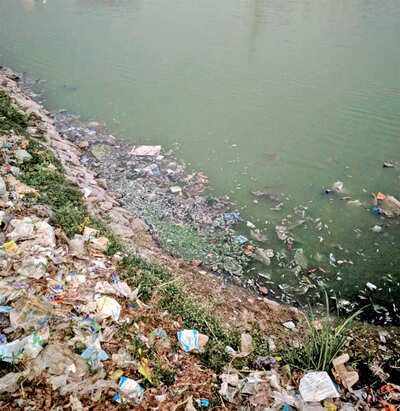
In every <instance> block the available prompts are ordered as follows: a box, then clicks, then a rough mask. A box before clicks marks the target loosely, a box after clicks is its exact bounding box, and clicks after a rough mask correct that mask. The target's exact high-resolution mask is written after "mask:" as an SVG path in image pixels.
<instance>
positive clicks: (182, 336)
mask: <svg viewBox="0 0 400 411" xmlns="http://www.w3.org/2000/svg"><path fill="white" fill-rule="evenodd" d="M178 341H179V346H180V347H181V348H182V349H183V350H184V351H186V352H189V351H200V352H201V351H203V350H204V345H206V344H207V342H208V336H207V335H204V334H200V333H199V332H198V331H197V330H183V331H179V332H178Z"/></svg>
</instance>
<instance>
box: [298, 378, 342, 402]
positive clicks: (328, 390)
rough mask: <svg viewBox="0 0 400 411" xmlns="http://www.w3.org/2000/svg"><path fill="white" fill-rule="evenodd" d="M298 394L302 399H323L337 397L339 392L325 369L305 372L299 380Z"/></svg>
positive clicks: (309, 400)
mask: <svg viewBox="0 0 400 411" xmlns="http://www.w3.org/2000/svg"><path fill="white" fill-rule="evenodd" d="M299 391H300V394H301V396H302V398H303V400H304V401H306V402H314V401H323V400H325V399H326V398H337V397H339V393H338V392H337V391H336V388H335V386H334V385H333V382H332V380H331V378H330V377H329V375H328V373H327V372H325V371H313V372H309V373H307V374H306V375H305V376H304V377H303V378H302V379H301V380H300V387H299Z"/></svg>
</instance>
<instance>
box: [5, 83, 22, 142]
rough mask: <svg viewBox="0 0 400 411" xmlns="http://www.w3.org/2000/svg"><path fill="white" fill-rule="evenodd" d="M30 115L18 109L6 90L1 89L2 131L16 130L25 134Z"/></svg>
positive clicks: (17, 132)
mask: <svg viewBox="0 0 400 411" xmlns="http://www.w3.org/2000/svg"><path fill="white" fill-rule="evenodd" d="M27 127H28V117H27V116H26V115H25V114H23V113H22V112H21V111H19V110H18V109H17V107H16V106H15V105H14V104H13V102H12V100H11V98H10V97H9V96H8V95H7V94H6V92H5V91H3V90H0V132H1V133H8V132H10V131H11V130H14V132H15V133H16V134H25V132H26V128H27Z"/></svg>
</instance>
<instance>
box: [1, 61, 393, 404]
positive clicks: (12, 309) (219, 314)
mask: <svg viewBox="0 0 400 411" xmlns="http://www.w3.org/2000/svg"><path fill="white" fill-rule="evenodd" d="M17 81H18V75H16V74H15V73H13V72H12V71H11V70H9V69H5V68H3V69H0V136H1V139H2V141H1V144H2V149H1V164H0V167H1V181H0V183H4V187H3V185H2V187H3V188H2V192H1V193H0V194H1V196H2V202H3V203H2V204H3V205H2V211H1V222H2V225H1V227H2V232H1V236H2V237H1V240H2V241H1V242H2V250H3V251H2V254H1V264H2V277H1V278H0V289H1V290H2V291H1V293H0V295H1V296H2V304H4V305H3V306H2V307H3V308H4V307H5V308H4V310H3V311H2V312H1V313H0V314H1V329H0V335H1V338H2V342H1V343H0V354H1V355H2V361H1V365H2V368H1V374H0V390H1V393H0V405H1V406H2V407H3V409H56V407H62V408H63V409H64V408H66V409H74V410H82V409H89V408H90V409H99V410H100V409H104V408H105V407H106V408H107V409H131V408H135V409H144V410H145V409H146V410H148V409H152V408H155V407H159V408H158V409H165V410H167V409H168V410H178V409H181V410H193V409H206V408H208V409H221V410H222V409H243V410H245V409H260V410H261V409H276V410H281V409H285V410H290V409H304V410H306V409H310V408H307V407H310V406H311V405H310V404H309V403H307V401H305V394H304V393H302V384H301V381H302V380H303V379H304V377H305V372H306V371H325V372H328V373H329V378H330V379H331V380H332V381H335V383H336V386H334V390H335V391H336V392H337V393H338V397H337V398H335V395H333V394H334V392H332V391H331V392H330V394H328V396H327V397H323V395H322V397H321V399H318V398H316V399H315V401H314V402H313V404H312V406H314V407H317V408H315V409H321V410H323V409H330V410H336V409H338V410H341V409H342V410H358V409H360V410H361V409H363V410H364V409H373V408H374V407H375V408H377V409H382V408H383V409H388V410H391V409H395V408H390V407H395V406H397V404H398V403H399V400H400V397H399V391H398V387H397V388H396V386H395V385H393V384H399V383H400V373H399V371H398V370H399V367H400V341H399V330H398V328H395V327H386V328H384V327H378V326H373V325H370V324H364V323H361V322H357V318H356V317H357V315H358V314H359V313H358V312H356V313H354V315H353V316H350V317H348V318H347V319H341V318H337V317H332V316H331V314H330V312H329V311H330V310H329V303H328V298H327V303H326V310H327V311H326V312H322V313H312V312H310V313H303V312H301V311H299V310H298V309H296V308H294V307H290V306H284V305H280V304H278V303H276V302H274V301H272V300H269V299H267V298H265V297H261V296H260V295H259V294H256V293H254V292H253V291H252V290H249V289H244V288H242V287H239V286H237V285H235V284H225V283H224V281H223V278H220V277H218V276H216V275H215V274H213V273H212V272H209V271H207V270H204V269H203V267H202V266H201V264H199V263H198V262H197V261H193V260H189V261H188V260H185V259H182V258H177V257H173V256H171V255H170V254H168V253H167V252H165V251H164V250H163V248H161V247H160V246H159V244H157V243H156V241H155V240H154V239H153V237H152V235H151V232H150V229H151V226H150V225H149V224H147V223H148V221H143V220H142V219H140V218H139V217H138V216H137V215H135V214H133V213H132V211H130V210H127V209H126V208H124V207H123V204H121V203H120V201H119V198H120V196H119V195H118V192H109V190H108V189H107V187H108V186H107V181H104V180H103V179H98V178H97V177H96V174H95V173H93V172H92V171H90V170H88V169H87V168H86V167H85V165H84V164H82V161H81V158H82V152H83V149H84V147H80V146H79V145H78V144H74V143H73V142H71V141H69V140H67V139H65V138H64V137H63V136H62V135H60V134H59V133H58V132H57V131H56V128H55V126H54V119H52V118H51V115H50V113H48V112H47V111H46V110H45V109H43V107H41V106H40V105H39V104H37V103H35V102H34V101H33V100H32V99H31V98H30V97H29V96H28V95H27V94H26V93H24V92H23V91H22V90H21V89H20V88H19V87H18V84H17ZM96 161H98V162H100V163H101V159H100V160H99V159H97V160H96ZM0 188H1V187H0ZM158 224H159V226H158V227H162V224H163V222H162V221H160V222H159V223H158ZM167 250H168V249H167ZM228 252H229V250H228ZM28 263H29V264H28ZM16 290H18V292H16ZM106 303H107V308H105V305H106ZM184 330H187V331H193V330H196V333H198V334H199V335H200V336H203V337H204V338H203V340H202V338H198V339H196V338H197V337H196V338H195V337H194V335H196V334H193V333H192V334H191V336H192V337H193V338H194V345H195V349H194V351H193V352H187V348H186V345H185V344H184V343H183V342H182V340H180V337H179V336H180V334H179V333H180V332H182V331H184ZM30 336H32V341H31V340H30V339H29V338H31V337H30ZM205 336H206V337H205ZM190 342H191V343H193V340H190ZM12 343H14V345H12ZM186 343H188V340H186ZM16 347H17V348H16ZM88 350H89V354H88ZM10 353H11V354H10ZM93 353H95V355H93ZM343 353H347V354H349V361H348V362H347V361H346V365H348V366H350V365H351V366H352V367H353V368H354V370H355V371H349V370H346V369H345V368H344V371H343V368H340V367H339V366H338V367H336V366H335V367H334V363H333V360H334V359H335V358H337V357H339V356H340V355H341V354H343ZM6 354H7V355H8V356H7V355H6ZM104 354H105V355H104ZM82 356H83V357H82ZM85 356H86V357H85ZM51 358H53V359H54V361H55V363H52V362H51ZM82 358H83V359H84V360H82ZM57 363H58V366H57ZM342 365H343V364H342ZM71 367H72V368H71ZM333 368H335V371H334V372H332V369H333ZM343 372H344V374H343ZM347 372H355V373H357V375H358V377H359V379H358V381H354V382H353V384H354V385H351V386H350V387H349V386H348V384H347V383H346V381H347V380H346V378H347V374H346V373H347ZM123 377H126V378H128V380H127V384H128V386H124V384H123V383H124V381H125V380H123ZM353 377H354V374H353ZM321 378H322V377H321ZM131 381H136V383H133V382H131ZM125 382H126V381H125ZM129 384H130V385H129ZM346 384H347V385H346ZM138 387H140V388H138ZM383 387H384V388H383ZM348 388H352V389H350V390H349V389H348ZM299 389H300V394H299V392H298V390H299ZM316 391H318V390H316ZM116 393H117V394H118V395H119V397H117V398H116V397H115V394H116ZM118 399H119V400H120V401H121V399H122V401H121V402H118V401H117V400H118ZM87 407H89V408H87ZM268 407H269V408H268ZM285 407H286V408H285ZM318 407H319V408H318ZM329 407H330V408H329ZM385 407H387V408H385Z"/></svg>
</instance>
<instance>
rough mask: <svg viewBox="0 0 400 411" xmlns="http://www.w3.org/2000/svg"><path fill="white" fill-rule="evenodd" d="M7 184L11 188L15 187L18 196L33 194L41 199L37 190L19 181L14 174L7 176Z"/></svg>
mask: <svg viewBox="0 0 400 411" xmlns="http://www.w3.org/2000/svg"><path fill="white" fill-rule="evenodd" d="M7 182H8V184H9V185H10V186H12V187H14V189H15V191H16V192H17V193H18V194H21V195H24V194H30V193H32V194H35V195H36V196H37V197H39V192H38V191H37V190H35V189H34V188H32V187H29V186H27V185H26V184H24V183H22V182H21V181H19V180H17V179H16V178H15V177H14V176H13V175H12V174H9V175H8V176H7Z"/></svg>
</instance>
